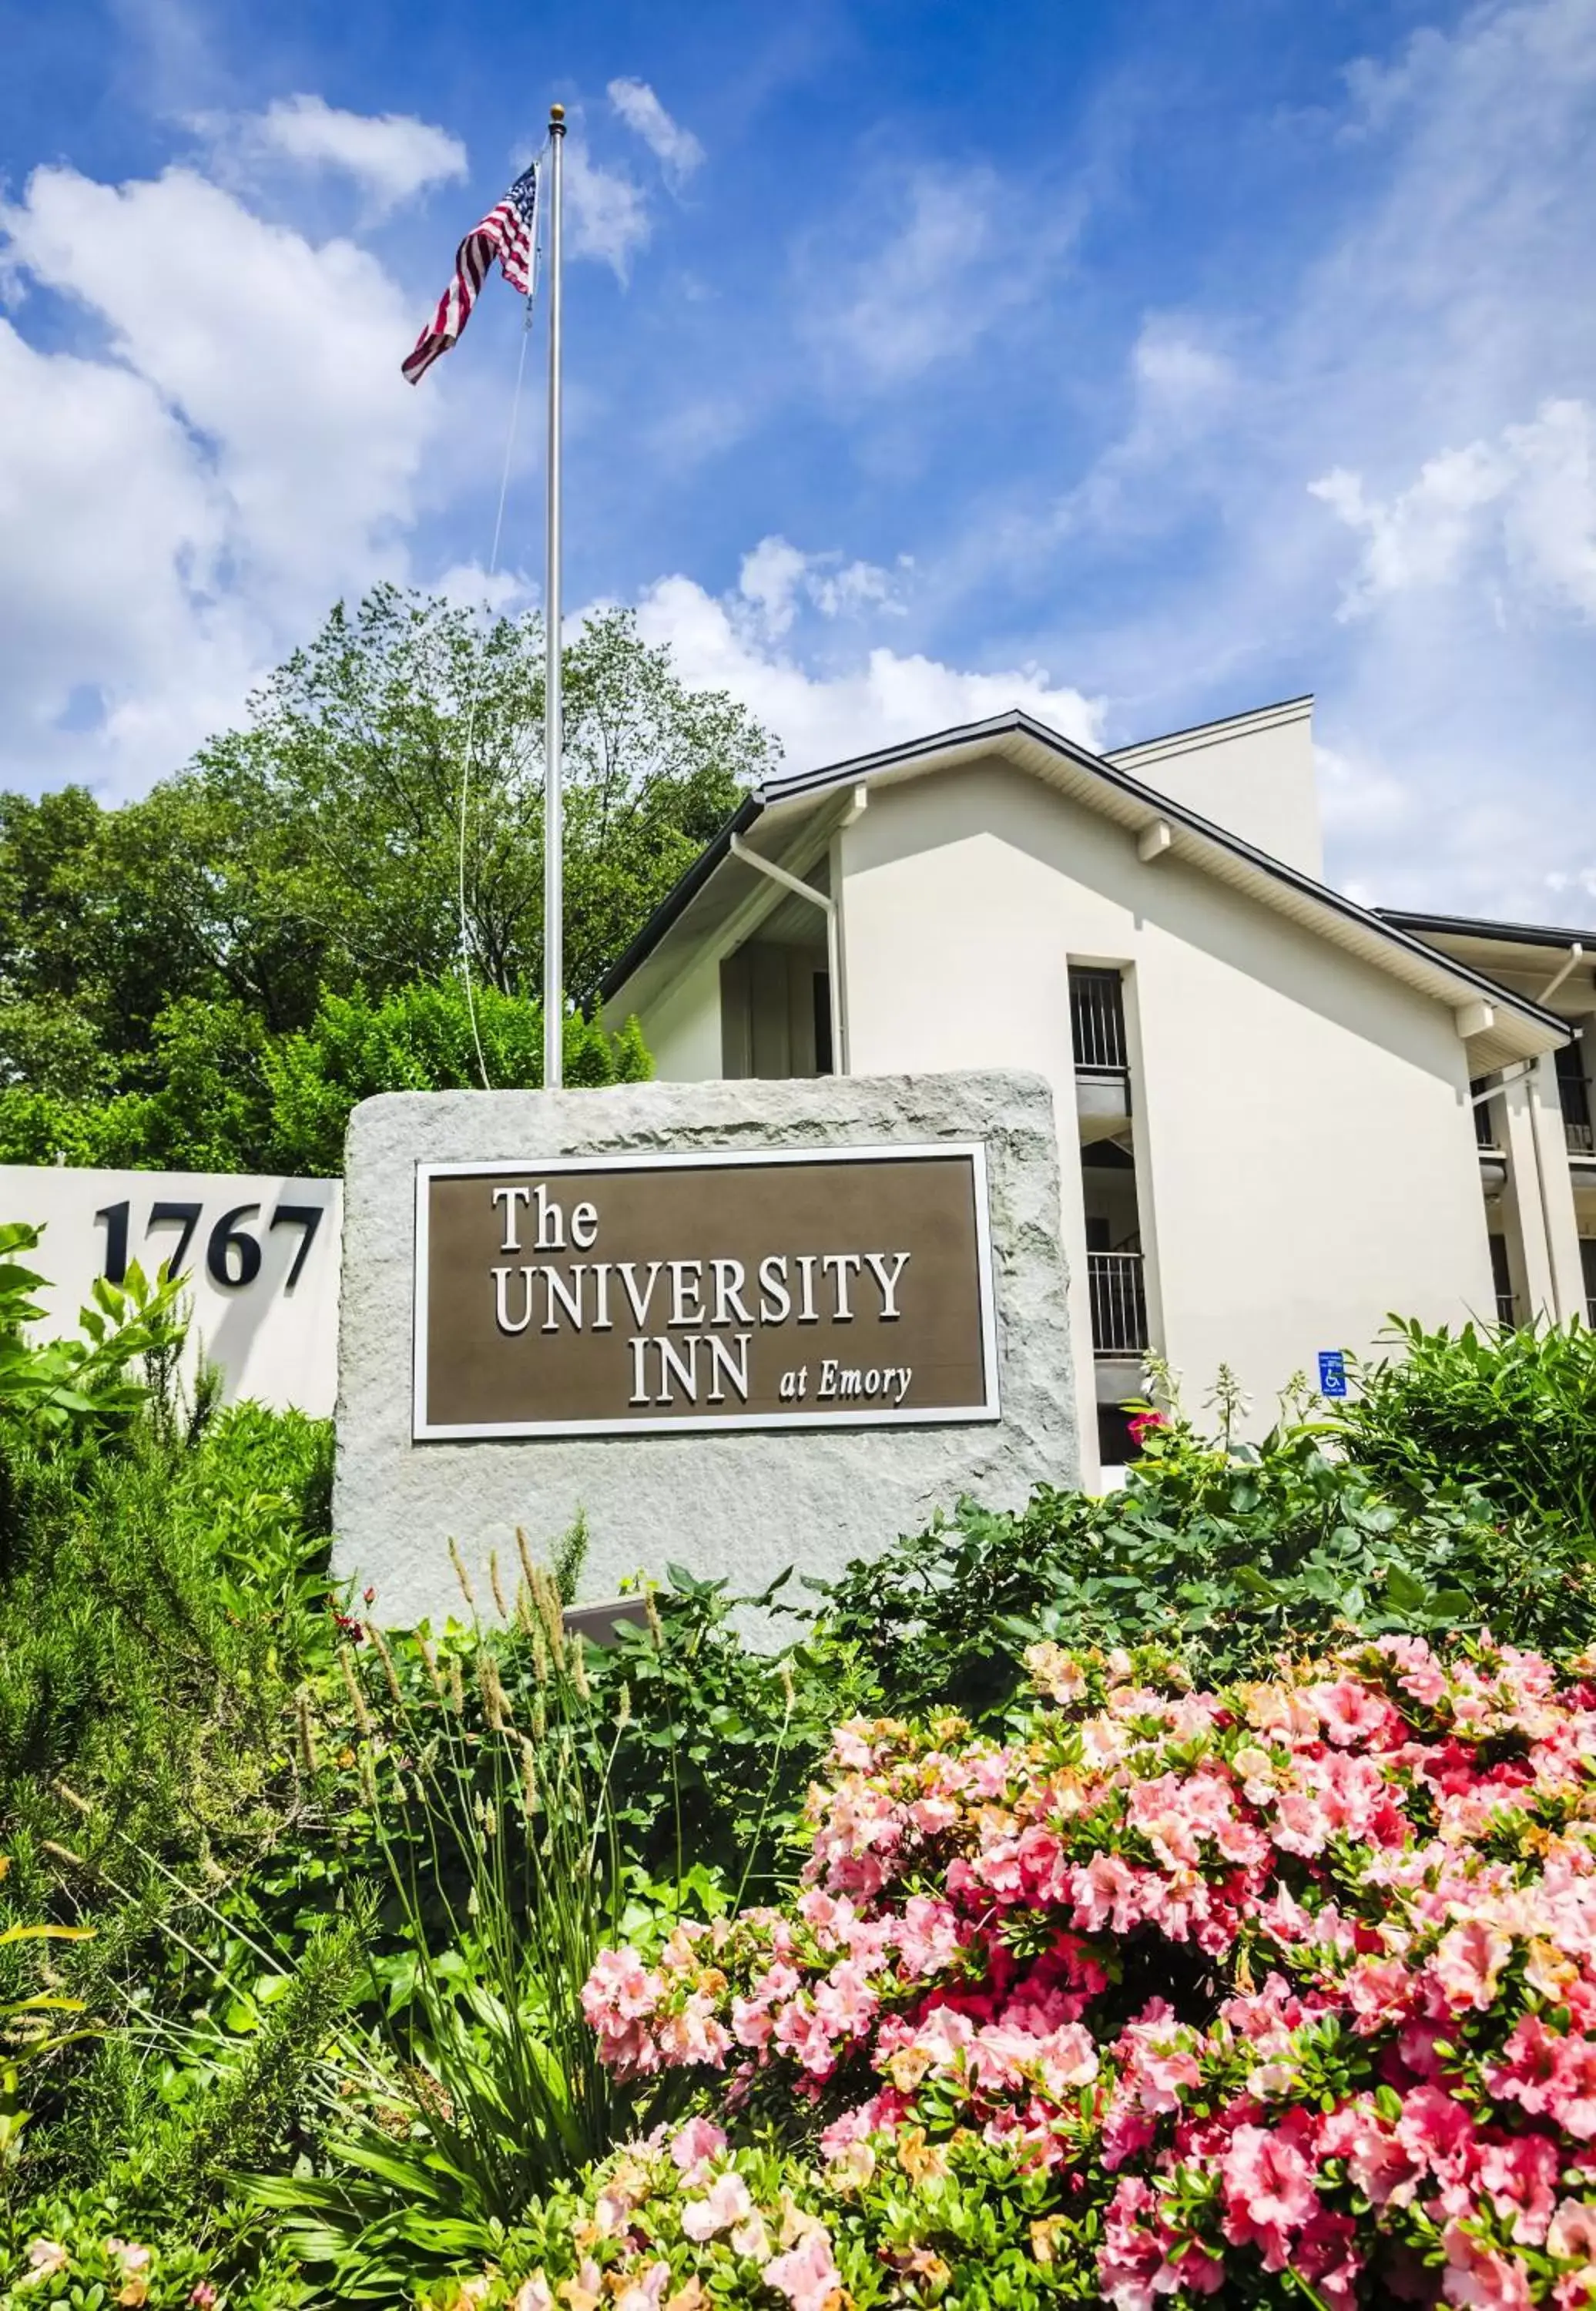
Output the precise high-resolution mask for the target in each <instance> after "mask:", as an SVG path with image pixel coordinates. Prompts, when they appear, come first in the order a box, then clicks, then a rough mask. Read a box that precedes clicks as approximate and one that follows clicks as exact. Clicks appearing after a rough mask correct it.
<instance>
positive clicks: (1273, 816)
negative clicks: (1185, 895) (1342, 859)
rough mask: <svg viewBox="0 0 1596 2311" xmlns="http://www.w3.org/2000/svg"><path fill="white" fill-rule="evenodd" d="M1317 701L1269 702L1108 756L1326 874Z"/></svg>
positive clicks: (1280, 854)
mask: <svg viewBox="0 0 1596 2311" xmlns="http://www.w3.org/2000/svg"><path fill="white" fill-rule="evenodd" d="M1312 707H1313V702H1312V700H1310V699H1306V698H1299V699H1294V700H1293V701H1292V702H1291V703H1290V704H1289V705H1286V706H1278V707H1265V708H1263V709H1261V710H1260V712H1258V713H1257V714H1255V715H1247V716H1244V717H1242V718H1239V719H1238V721H1237V722H1236V723H1235V724H1234V725H1230V724H1220V725H1219V726H1217V728H1216V727H1212V726H1210V728H1208V729H1206V730H1182V731H1177V732H1176V733H1175V735H1174V736H1173V737H1169V738H1152V739H1149V740H1148V741H1147V744H1146V745H1145V746H1127V747H1124V748H1122V749H1121V751H1120V752H1119V753H1118V754H1110V755H1109V756H1108V757H1107V759H1108V761H1110V762H1111V763H1118V764H1119V766H1120V767H1121V769H1122V770H1127V771H1129V772H1130V774H1131V776H1132V777H1133V778H1138V779H1140V780H1141V781H1143V783H1144V784H1145V785H1147V786H1150V787H1156V789H1157V790H1158V792H1159V793H1160V794H1166V795H1168V796H1169V797H1170V798H1172V800H1173V801H1175V802H1182V803H1184V804H1185V805H1186V807H1187V808H1188V809H1189V810H1196V811H1200V812H1201V813H1202V815H1203V816H1204V817H1205V818H1211V819H1212V820H1214V822H1215V823H1216V824H1217V825H1219V826H1225V827H1228V828H1229V829H1230V831H1231V833H1233V834H1239V835H1240V836H1241V837H1242V838H1243V841H1244V842H1252V843H1256V844H1257V846H1258V848H1259V850H1267V851H1268V853H1269V857H1270V858H1271V859H1284V860H1285V862H1286V865H1287V866H1289V867H1297V868H1301V869H1302V871H1303V873H1304V875H1313V876H1321V875H1322V874H1323V872H1324V839H1323V835H1322V833H1321V827H1320V819H1319V789H1318V784H1317V781H1315V779H1314V775H1313V721H1312Z"/></svg>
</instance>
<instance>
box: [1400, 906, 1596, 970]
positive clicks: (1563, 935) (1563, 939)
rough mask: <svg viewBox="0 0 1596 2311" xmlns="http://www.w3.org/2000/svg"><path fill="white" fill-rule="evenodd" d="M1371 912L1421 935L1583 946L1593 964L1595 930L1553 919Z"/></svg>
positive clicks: (1506, 943) (1509, 943)
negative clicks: (1510, 919) (1558, 924)
mask: <svg viewBox="0 0 1596 2311" xmlns="http://www.w3.org/2000/svg"><path fill="white" fill-rule="evenodd" d="M1374 912H1375V913H1376V914H1377V915H1378V916H1379V917H1380V919H1381V920H1382V922H1387V923H1394V924H1396V925H1397V927H1398V929H1400V930H1405V931H1411V932H1413V933H1414V935H1415V937H1418V938H1421V939H1422V938H1423V937H1425V936H1426V933H1428V932H1432V931H1440V932H1443V933H1445V934H1449V935H1450V936H1451V937H1453V938H1477V939H1499V940H1501V942H1502V943H1503V945H1504V946H1552V947H1569V946H1583V948H1584V949H1585V950H1586V952H1587V954H1588V955H1590V957H1591V960H1592V963H1593V964H1596V931H1564V930H1558V929H1557V927H1556V925H1555V924H1552V923H1497V922H1492V921H1489V920H1487V919H1486V918H1485V917H1484V916H1480V915H1416V914H1414V913H1412V912H1411V911H1409V910H1408V908H1406V907H1376V908H1375V910H1374ZM1448 959H1449V960H1450V957H1449V958H1448Z"/></svg>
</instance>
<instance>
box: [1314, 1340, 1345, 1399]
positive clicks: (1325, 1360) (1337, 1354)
mask: <svg viewBox="0 0 1596 2311" xmlns="http://www.w3.org/2000/svg"><path fill="white" fill-rule="evenodd" d="M1319 1393H1320V1395H1321V1396H1345V1395H1346V1393H1347V1351H1346V1349H1345V1348H1321V1349H1320V1351H1319Z"/></svg>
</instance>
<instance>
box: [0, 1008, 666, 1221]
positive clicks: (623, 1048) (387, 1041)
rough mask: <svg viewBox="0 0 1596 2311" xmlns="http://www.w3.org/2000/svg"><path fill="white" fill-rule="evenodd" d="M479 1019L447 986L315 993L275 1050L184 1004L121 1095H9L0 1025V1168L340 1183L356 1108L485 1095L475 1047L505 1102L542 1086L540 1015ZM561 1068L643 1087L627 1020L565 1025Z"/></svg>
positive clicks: (250, 1030) (101, 1089) (159, 1026)
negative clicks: (60, 1166) (72, 1167)
mask: <svg viewBox="0 0 1596 2311" xmlns="http://www.w3.org/2000/svg"><path fill="white" fill-rule="evenodd" d="M474 1003H475V1029H474V1027H473V1024H472V1005H471V1004H468V1003H467V998H466V993H465V990H464V988H463V987H462V985H461V983H460V981H459V979H458V976H456V975H455V974H454V973H452V972H451V973H449V974H448V975H446V976H445V977H443V978H441V979H438V980H419V981H414V983H413V984H411V985H409V986H406V987H401V988H398V989H397V990H393V991H391V992H389V993H388V994H386V995H383V996H381V997H373V996H368V995H366V994H363V993H362V992H360V991H359V990H356V991H354V992H353V993H348V994H346V993H341V992H338V991H336V990H332V989H328V988H324V989H323V990H322V991H321V995H320V999H319V1000H318V1005H317V1007H316V1012H315V1016H314V1017H313V1018H312V1019H311V1021H310V1025H308V1026H307V1027H305V1028H303V1029H302V1030H300V1031H297V1032H294V1033H288V1034H273V1033H271V1032H270V1031H269V1030H268V1028H267V1027H266V1025H265V1024H264V1022H263V1020H262V1018H261V1016H260V1015H259V1013H258V1012H257V1011H256V1010H255V1009H253V1008H252V1007H250V1006H249V1005H248V1004H246V1003H243V1002H240V1001H238V1000H236V999H201V998H200V997H198V996H181V997H178V998H176V999H173V1000H172V1001H171V1002H170V1003H168V1004H167V1005H166V1007H164V1008H163V1009H162V1010H161V1012H160V1014H159V1015H158V1016H157V1017H156V1019H155V1021H154V1024H153V1029H152V1031H151V1049H150V1051H148V1052H147V1053H145V1054H144V1055H143V1056H142V1057H141V1058H139V1059H138V1060H136V1061H130V1062H129V1063H128V1066H127V1068H126V1080H125V1081H121V1082H120V1083H119V1084H118V1085H113V1083H112V1082H111V1080H110V1079H109V1077H104V1076H103V1074H102V1075H101V1076H100V1077H92V1078H90V1077H84V1076H83V1074H82V1072H81V1071H78V1072H74V1071H72V1070H71V1069H67V1070H65V1071H58V1072H57V1074H56V1075H54V1076H48V1077H47V1078H46V1079H44V1080H36V1079H34V1077H32V1076H31V1075H30V1076H29V1077H27V1078H26V1079H22V1080H13V1081H7V1080H5V1077H4V1069H5V1063H6V1049H5V1039H4V1025H5V1022H4V1018H0V1162H4V1163H12V1164H49V1163H53V1162H55V1161H56V1160H57V1158H58V1157H59V1158H61V1159H64V1160H65V1162H67V1163H69V1164H104V1165H110V1166H113V1167H127V1168H130V1169H135V1170H152V1169H153V1170H157V1171H160V1170H168V1171H199V1172H265V1173H275V1172H282V1173H297V1174H299V1175H300V1176H301V1177H308V1176H316V1177H336V1174H337V1173H340V1172H341V1171H342V1170H343V1168H344V1130H345V1129H346V1127H347V1125H348V1121H349V1114H350V1111H351V1109H352V1108H353V1106H354V1105H355V1104H356V1103H357V1102H359V1101H360V1100H362V1099H367V1098H370V1097H371V1096H372V1095H373V1094H376V1093H379V1092H385V1091H453V1090H472V1089H476V1088H480V1087H481V1085H482V1080H483V1075H482V1062H481V1061H479V1060H478V1057H477V1040H478V1038H479V1037H480V1040H481V1045H482V1054H483V1060H485V1063H486V1067H487V1072H488V1077H489V1080H490V1082H492V1083H493V1085H495V1086H498V1087H499V1088H500V1089H504V1088H520V1087H523V1086H536V1085H538V1084H540V1083H541V1082H542V1081H543V1007H542V1005H541V1004H540V1003H538V1002H536V1001H535V1000H533V999H528V998H527V997H523V996H519V995H507V994H504V993H502V992H501V990H499V989H497V988H494V987H479V988H477V989H476V990H475V996H474ZM0 1009H3V1007H0ZM33 1040H34V1042H38V1041H39V1037H38V1035H37V1034H35V1036H34V1039H33ZM28 1050H29V1051H31V1050H32V1044H30V1045H29V1046H28ZM564 1059H565V1080H566V1082H567V1083H568V1084H571V1085H573V1086H575V1085H583V1086H591V1085H599V1084H610V1083H641V1082H646V1081H647V1079H648V1077H649V1076H650V1074H651V1072H652V1063H651V1062H650V1058H649V1054H648V1051H647V1050H646V1048H645V1046H644V1043H643V1040H642V1033H641V1028H640V1027H639V1025H638V1023H637V1021H636V1020H635V1019H629V1020H628V1021H627V1022H626V1024H625V1025H624V1027H623V1028H622V1029H621V1030H620V1031H619V1033H615V1034H611V1033H608V1031H607V1030H606V1029H605V1028H604V1027H603V1026H601V1025H597V1023H596V1022H593V1021H590V1020H588V1019H586V1018H584V1017H583V1016H581V1014H580V1012H572V1013H571V1015H570V1016H569V1017H568V1018H567V1019H566V1021H565V1028H564ZM17 1064H20V1062H18V1063H17Z"/></svg>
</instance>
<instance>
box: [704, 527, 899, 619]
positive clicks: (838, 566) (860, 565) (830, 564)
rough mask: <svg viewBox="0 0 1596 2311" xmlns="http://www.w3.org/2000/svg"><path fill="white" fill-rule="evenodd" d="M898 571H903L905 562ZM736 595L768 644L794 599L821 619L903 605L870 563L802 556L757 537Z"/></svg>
mask: <svg viewBox="0 0 1596 2311" xmlns="http://www.w3.org/2000/svg"><path fill="white" fill-rule="evenodd" d="M899 567H900V569H901V570H902V569H906V568H907V567H908V563H907V561H906V560H905V561H904V562H901V563H900V565H899ZM737 592H738V594H739V595H740V596H741V597H742V600H743V602H744V603H746V604H748V605H750V606H752V608H753V609H754V612H755V614H756V615H757V618H758V622H759V624H760V625H761V627H762V628H763V632H764V633H765V634H766V635H767V636H768V637H770V638H771V639H772V641H774V640H776V639H777V638H779V637H780V636H781V635H782V634H785V633H787V632H789V629H790V628H791V625H792V622H793V619H794V617H795V616H796V615H797V613H798V602H799V597H800V596H801V597H803V599H804V600H806V601H807V602H808V603H809V604H810V605H811V606H812V607H813V608H815V609H816V610H818V611H819V613H820V615H821V616H822V617H824V618H836V617H842V616H846V615H850V614H856V613H858V612H859V611H862V610H864V609H866V608H870V609H876V610H885V611H887V612H889V613H894V614H898V615H901V614H902V611H903V604H902V602H901V601H899V600H898V598H897V592H896V580H894V575H893V572H892V571H890V570H883V569H881V568H880V567H879V565H878V564H877V563H876V562H847V563H844V562H843V560H842V555H841V554H802V553H800V552H799V551H798V547H797V546H796V545H789V544H788V542H787V540H786V538H784V537H762V538H761V539H760V541H759V544H758V545H756V546H755V547H754V550H753V552H752V553H751V554H745V555H744V556H743V564H742V568H741V570H740V571H739V572H738V576H737Z"/></svg>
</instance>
